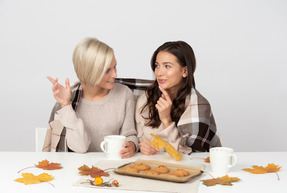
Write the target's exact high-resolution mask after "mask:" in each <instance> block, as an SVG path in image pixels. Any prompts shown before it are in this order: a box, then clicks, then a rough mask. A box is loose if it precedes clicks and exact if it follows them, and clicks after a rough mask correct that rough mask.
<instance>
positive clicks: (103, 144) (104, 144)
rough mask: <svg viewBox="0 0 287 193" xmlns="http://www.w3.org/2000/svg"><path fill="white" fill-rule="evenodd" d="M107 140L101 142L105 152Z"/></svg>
mask: <svg viewBox="0 0 287 193" xmlns="http://www.w3.org/2000/svg"><path fill="white" fill-rule="evenodd" d="M106 143H107V142H106V141H102V142H101V149H102V150H103V152H107V150H106Z"/></svg>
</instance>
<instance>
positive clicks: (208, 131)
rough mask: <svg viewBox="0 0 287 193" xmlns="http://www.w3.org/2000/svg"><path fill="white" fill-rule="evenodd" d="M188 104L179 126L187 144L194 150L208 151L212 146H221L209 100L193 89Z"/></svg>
mask: <svg viewBox="0 0 287 193" xmlns="http://www.w3.org/2000/svg"><path fill="white" fill-rule="evenodd" d="M186 106H187V107H186V109H185V111H184V113H183V114H182V116H181V118H180V120H179V122H178V126H177V127H178V130H179V132H180V134H181V136H182V137H183V138H184V140H185V142H184V143H185V145H186V146H188V147H191V148H192V151H193V152H197V151H199V152H206V151H207V152H208V151H209V149H210V148H211V147H217V146H221V142H220V139H219V138H218V136H217V129H216V124H215V120H214V117H213V114H212V111H211V107H210V104H209V102H208V101H207V100H206V99H205V98H204V97H203V96H202V95H201V94H200V93H199V92H198V91H197V90H195V89H192V91H191V94H190V96H189V97H187V98H186Z"/></svg>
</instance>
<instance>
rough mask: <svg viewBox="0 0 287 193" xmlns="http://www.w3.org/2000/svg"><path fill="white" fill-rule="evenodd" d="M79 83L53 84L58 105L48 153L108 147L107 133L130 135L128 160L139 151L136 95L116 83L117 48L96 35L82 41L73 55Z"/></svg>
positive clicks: (48, 137)
mask: <svg viewBox="0 0 287 193" xmlns="http://www.w3.org/2000/svg"><path fill="white" fill-rule="evenodd" d="M73 63H74V69H75V72H76V74H77V77H78V79H79V83H77V84H75V85H74V86H73V87H72V88H71V87H70V83H69V79H68V78H67V79H66V81H65V87H64V86H63V85H61V84H59V83H58V79H57V78H55V79H53V78H51V77H47V78H48V80H49V81H50V82H51V83H52V84H53V87H52V90H53V94H54V98H55V99H56V100H57V103H56V105H55V106H54V108H53V110H52V113H51V117H50V121H49V129H48V131H47V134H46V139H45V143H44V147H43V151H74V152H78V153H84V152H98V151H102V150H101V148H100V143H101V142H102V141H103V139H104V137H105V136H106V135H124V136H126V137H127V141H126V143H125V144H124V147H123V150H122V151H121V157H122V158H128V157H131V156H133V155H134V152H136V151H138V139H137V137H136V134H137V133H136V130H135V125H134V96H133V93H132V91H131V90H130V89H129V88H128V87H127V86H124V85H122V84H118V83H115V78H116V77H117V69H116V66H117V63H116V59H115V56H114V51H113V49H112V48H110V47H109V46H108V45H106V44H105V43H103V42H101V41H99V40H98V39H96V38H86V39H83V40H82V41H81V42H79V43H78V45H77V46H76V48H75V50H74V54H73Z"/></svg>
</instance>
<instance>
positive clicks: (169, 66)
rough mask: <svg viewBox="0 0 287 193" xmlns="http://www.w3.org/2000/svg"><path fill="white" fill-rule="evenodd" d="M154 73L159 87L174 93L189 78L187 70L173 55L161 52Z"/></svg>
mask: <svg viewBox="0 0 287 193" xmlns="http://www.w3.org/2000/svg"><path fill="white" fill-rule="evenodd" d="M154 73H155V76H156V79H157V82H158V85H159V86H160V87H162V88H163V89H165V90H166V91H168V92H173V93H174V92H177V90H178V89H179V87H180V83H181V80H182V79H183V78H184V77H186V76H187V68H186V67H182V66H181V65H180V64H179V63H178V61H177V57H176V56H174V55H173V54H171V53H169V52H167V51H160V52H159V53H158V54H157V56H156V61H155V71H154Z"/></svg>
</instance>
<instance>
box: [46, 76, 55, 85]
mask: <svg viewBox="0 0 287 193" xmlns="http://www.w3.org/2000/svg"><path fill="white" fill-rule="evenodd" d="M47 79H48V80H49V81H50V82H51V83H52V84H55V83H56V82H57V81H58V78H56V79H53V78H51V77H50V76H47Z"/></svg>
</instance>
